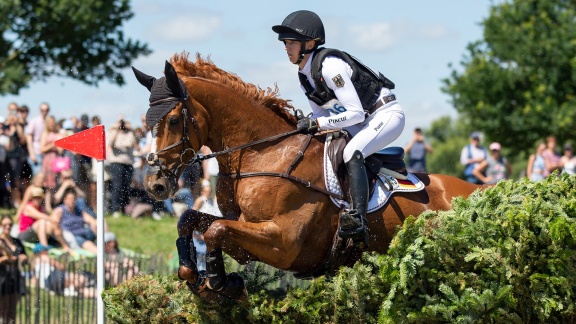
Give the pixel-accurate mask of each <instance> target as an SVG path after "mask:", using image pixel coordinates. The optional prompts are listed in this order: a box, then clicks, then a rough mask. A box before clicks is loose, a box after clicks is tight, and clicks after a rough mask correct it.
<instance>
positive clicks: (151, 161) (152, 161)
mask: <svg viewBox="0 0 576 324" xmlns="http://www.w3.org/2000/svg"><path fill="white" fill-rule="evenodd" d="M170 101H178V102H181V103H182V104H183V107H182V115H183V119H184V122H183V124H184V126H183V134H182V139H181V140H180V141H178V142H176V143H173V144H170V145H168V146H166V147H165V148H163V149H161V150H159V151H157V152H155V153H149V154H148V156H147V157H146V161H147V162H148V165H150V166H151V167H158V168H159V169H160V170H162V171H164V172H167V173H170V174H171V175H172V176H173V177H175V178H178V177H177V176H176V174H178V173H179V170H180V168H182V167H186V166H187V165H190V164H194V163H200V162H202V161H204V160H206V159H210V158H213V157H216V156H219V155H223V154H231V153H232V152H234V151H238V150H241V149H244V148H247V147H250V146H254V145H258V144H262V143H265V142H272V141H275V140H277V139H280V138H283V137H287V136H291V135H294V134H296V133H298V130H293V131H290V132H286V133H282V134H278V135H274V136H271V137H267V138H264V139H261V140H257V141H254V142H250V143H247V144H243V145H239V146H236V147H233V148H226V149H225V150H222V151H219V152H215V153H212V154H208V155H201V154H197V153H196V151H195V150H194V148H193V147H192V146H191V145H190V142H189V137H188V124H187V123H186V120H187V119H188V107H187V105H186V98H179V97H167V98H163V99H159V100H156V101H153V102H151V103H150V107H152V106H155V105H158V104H161V103H165V102H170ZM189 119H190V121H191V122H192V125H193V126H194V129H195V131H196V136H197V138H198V143H202V138H201V133H200V127H199V126H198V122H197V121H196V119H195V118H194V117H193V116H190V118H189ZM322 134H323V133H318V134H316V135H322ZM316 135H314V136H316ZM306 137H307V138H306V141H305V142H304V145H303V146H302V147H301V148H300V151H299V152H298V155H297V156H296V158H295V159H294V160H293V161H292V163H290V165H289V166H288V169H287V170H286V171H285V172H237V173H234V174H224V173H220V174H219V175H220V176H222V177H229V178H232V179H242V178H250V177H262V176H263V177H279V178H284V179H288V180H291V181H294V182H297V183H300V184H302V185H304V186H306V187H307V188H312V189H314V190H316V191H319V192H322V193H324V194H327V195H329V196H331V197H334V198H337V199H344V197H343V196H342V195H338V194H335V193H333V192H330V191H328V190H326V189H324V188H321V187H319V186H317V185H315V184H313V183H311V182H310V181H307V180H304V179H301V178H298V177H295V176H293V175H291V174H290V173H291V172H292V169H293V168H294V166H295V165H296V164H297V162H298V161H299V160H300V159H301V158H302V157H303V156H304V152H305V151H306V149H307V148H308V146H309V145H310V142H311V140H312V137H313V135H310V134H308V135H307V136H306ZM178 145H182V151H181V152H180V164H179V165H178V166H176V168H175V170H174V171H172V170H170V169H169V168H168V167H167V166H166V165H164V164H163V163H162V162H161V161H160V158H159V156H158V154H159V153H162V152H166V151H168V150H170V149H172V148H174V147H176V146H178ZM188 151H192V153H193V156H194V158H193V159H192V160H190V161H189V162H185V161H184V160H182V158H183V156H184V154H185V153H186V152H188Z"/></svg>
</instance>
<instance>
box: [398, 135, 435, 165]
mask: <svg viewBox="0 0 576 324" xmlns="http://www.w3.org/2000/svg"><path fill="white" fill-rule="evenodd" d="M404 151H406V154H408V172H423V173H426V172H427V171H426V154H427V153H432V146H430V144H428V142H427V141H426V140H425V139H424V134H422V129H420V128H416V129H414V135H413V136H412V140H411V141H410V142H409V143H408V145H406V147H405V148H404Z"/></svg>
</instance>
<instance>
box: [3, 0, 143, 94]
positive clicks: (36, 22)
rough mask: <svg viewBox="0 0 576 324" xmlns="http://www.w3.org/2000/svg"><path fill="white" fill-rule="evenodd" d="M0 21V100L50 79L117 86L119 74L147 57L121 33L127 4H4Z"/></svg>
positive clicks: (68, 0)
mask: <svg viewBox="0 0 576 324" xmlns="http://www.w3.org/2000/svg"><path fill="white" fill-rule="evenodd" d="M0 15H1V16H2V17H3V19H2V22H0V32H1V34H2V37H0V94H7V93H12V94H17V93H18V92H19V90H20V89H22V88H24V87H26V86H27V85H28V83H29V82H30V81H32V80H35V79H37V80H45V79H46V78H47V77H49V76H52V75H58V76H67V77H70V78H73V79H76V80H79V81H82V82H84V83H86V84H89V85H97V84H98V83H99V82H100V81H102V80H104V79H107V80H109V81H111V82H113V83H115V84H118V85H122V84H124V78H123V76H122V74H121V73H120V72H119V71H120V69H122V68H125V67H128V66H130V63H131V61H132V59H134V58H136V57H137V56H139V55H147V54H149V53H150V50H149V49H148V47H147V46H146V44H143V43H140V42H139V41H134V40H132V39H129V38H128V39H126V38H125V37H124V33H123V32H122V29H121V26H122V23H123V22H124V21H126V20H128V19H130V18H131V17H132V15H133V13H132V12H131V10H130V5H129V0H113V1H83V0H57V1H48V0H19V1H16V0H8V1H2V2H1V3H0Z"/></svg>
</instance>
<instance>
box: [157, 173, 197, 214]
mask: <svg viewBox="0 0 576 324" xmlns="http://www.w3.org/2000/svg"><path fill="white" fill-rule="evenodd" d="M178 186H179V188H178V191H176V193H175V194H174V196H173V197H172V198H168V199H166V200H164V207H165V208H166V210H167V211H168V212H169V213H170V214H171V215H173V216H174V217H176V218H179V217H180V215H182V213H183V212H184V211H185V210H188V209H191V208H192V207H193V206H194V198H193V197H192V191H191V190H190V189H189V188H186V186H185V181H184V178H183V177H180V178H179V179H178Z"/></svg>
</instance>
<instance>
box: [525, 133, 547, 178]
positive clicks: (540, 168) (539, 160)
mask: <svg viewBox="0 0 576 324" xmlns="http://www.w3.org/2000/svg"><path fill="white" fill-rule="evenodd" d="M545 149H546V143H544V142H540V143H538V145H537V146H536V153H534V154H531V155H530V157H529V158H528V165H527V166H526V176H527V177H528V179H530V180H532V181H540V180H543V179H544V170H545V169H546V162H545V161H544V156H542V153H544V150H545Z"/></svg>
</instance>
